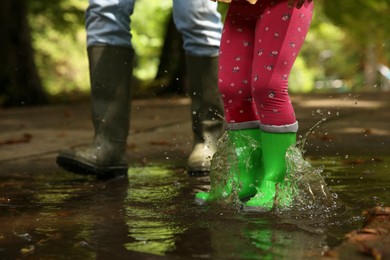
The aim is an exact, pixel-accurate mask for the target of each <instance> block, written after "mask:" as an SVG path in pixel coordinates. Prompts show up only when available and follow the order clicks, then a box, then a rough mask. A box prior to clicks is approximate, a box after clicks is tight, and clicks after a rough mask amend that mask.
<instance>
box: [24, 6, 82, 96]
mask: <svg viewBox="0 0 390 260" xmlns="http://www.w3.org/2000/svg"><path fill="white" fill-rule="evenodd" d="M28 4H29V13H30V16H29V20H30V27H31V29H32V39H33V46H34V49H35V60H36V63H37V66H38V71H39V73H40V76H41V78H42V81H43V84H44V86H45V89H46V91H47V92H48V94H49V95H52V96H56V95H58V94H63V95H66V93H69V94H72V95H74V94H75V93H80V92H85V91H87V90H88V89H89V78H88V64H87V59H86V53H85V52H86V51H85V49H86V43H85V37H86V36H85V30H84V10H85V8H86V7H87V3H86V2H85V1H79V0H62V1H43V0H39V1H37V0H35V1H32V0H29V1H28Z"/></svg>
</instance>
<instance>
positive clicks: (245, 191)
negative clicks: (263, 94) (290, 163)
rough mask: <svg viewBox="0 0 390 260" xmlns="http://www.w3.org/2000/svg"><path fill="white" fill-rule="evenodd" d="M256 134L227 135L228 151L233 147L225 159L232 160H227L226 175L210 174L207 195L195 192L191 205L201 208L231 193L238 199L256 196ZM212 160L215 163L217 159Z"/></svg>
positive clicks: (248, 131)
mask: <svg viewBox="0 0 390 260" xmlns="http://www.w3.org/2000/svg"><path fill="white" fill-rule="evenodd" d="M260 134H261V132H260V130H259V129H244V130H229V131H228V142H229V144H230V147H234V152H233V155H232V156H229V157H232V158H228V159H227V160H228V161H227V162H228V167H226V168H227V172H228V173H227V175H225V174H224V173H222V174H224V175H223V176H218V175H220V174H219V173H218V172H213V171H211V173H210V187H211V188H210V192H198V193H197V194H196V195H195V204H197V205H203V204H205V203H207V202H211V201H218V200H221V199H227V198H228V197H229V196H231V195H232V193H233V192H234V193H236V194H238V198H239V199H245V198H249V197H251V196H253V195H255V194H256V191H257V190H256V186H258V184H256V183H255V182H256V181H257V180H259V172H260V171H259V169H260V168H261V161H260V158H261V148H260V142H259V141H260ZM217 153H218V151H217ZM215 158H216V159H215V160H218V156H215ZM225 160H226V158H225ZM213 163H214V161H213ZM215 163H218V162H215Z"/></svg>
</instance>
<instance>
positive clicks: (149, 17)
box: [131, 0, 172, 80]
mask: <svg viewBox="0 0 390 260" xmlns="http://www.w3.org/2000/svg"><path fill="white" fill-rule="evenodd" d="M171 9H172V0H159V1H150V0H137V1H136V5H135V10H134V14H133V15H132V16H131V21H132V22H131V27H132V30H131V33H132V36H133V38H132V43H133V46H134V49H135V52H136V53H137V61H136V67H135V68H134V76H135V77H137V78H139V79H141V80H151V79H153V78H154V76H155V74H156V72H157V66H158V63H159V57H160V52H161V47H162V45H163V43H164V36H165V28H166V24H167V23H168V19H170V15H171Z"/></svg>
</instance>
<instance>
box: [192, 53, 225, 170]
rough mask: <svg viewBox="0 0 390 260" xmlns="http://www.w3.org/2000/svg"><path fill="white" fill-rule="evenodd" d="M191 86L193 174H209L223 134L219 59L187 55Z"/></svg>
mask: <svg viewBox="0 0 390 260" xmlns="http://www.w3.org/2000/svg"><path fill="white" fill-rule="evenodd" d="M186 63H187V73H188V80H189V85H190V97H191V116H192V130H193V133H194V143H193V150H192V152H191V154H190V156H189V157H188V161H187V171H188V173H189V174H190V175H205V174H208V173H209V171H210V165H211V159H212V157H213V155H214V153H215V152H216V149H217V140H218V139H219V138H220V137H221V136H222V133H223V105H222V100H221V97H220V93H219V91H218V57H197V56H191V55H187V56H186Z"/></svg>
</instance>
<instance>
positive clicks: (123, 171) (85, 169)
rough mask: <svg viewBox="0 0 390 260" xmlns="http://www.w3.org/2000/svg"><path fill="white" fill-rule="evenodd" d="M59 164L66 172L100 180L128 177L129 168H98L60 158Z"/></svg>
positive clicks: (58, 159)
mask: <svg viewBox="0 0 390 260" xmlns="http://www.w3.org/2000/svg"><path fill="white" fill-rule="evenodd" d="M56 162H57V164H58V165H59V166H60V167H61V168H63V169H65V170H66V171H69V172H73V173H76V174H80V175H94V176H96V177H97V178H99V179H112V178H116V177H119V176H127V166H111V167H96V166H94V165H92V164H89V163H86V162H81V161H76V160H74V159H71V158H67V157H62V156H58V157H57V159H56Z"/></svg>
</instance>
